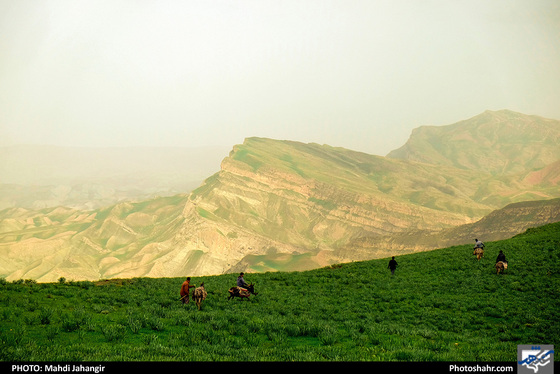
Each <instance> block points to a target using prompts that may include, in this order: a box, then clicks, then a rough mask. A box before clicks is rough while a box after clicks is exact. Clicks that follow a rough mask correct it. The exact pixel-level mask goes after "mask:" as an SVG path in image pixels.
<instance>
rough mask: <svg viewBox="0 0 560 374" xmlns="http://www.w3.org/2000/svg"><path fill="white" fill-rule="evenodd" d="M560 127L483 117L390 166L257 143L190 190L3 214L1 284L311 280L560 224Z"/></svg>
mask: <svg viewBox="0 0 560 374" xmlns="http://www.w3.org/2000/svg"><path fill="white" fill-rule="evenodd" d="M559 145H560V121H557V120H550V119H545V118H541V117H537V116H528V115H524V114H520V113H515V112H511V111H505V110H504V111H497V112H491V111H487V112H484V113H482V114H481V115H479V116H476V117H473V118H471V119H468V120H465V121H461V122H458V123H456V124H452V125H449V126H441V127H430V126H426V127H421V128H419V129H416V130H414V131H413V133H412V135H411V137H410V139H409V141H408V142H407V143H406V144H405V145H404V146H403V147H401V148H399V149H397V150H395V151H393V152H391V153H389V154H388V156H387V157H381V156H374V155H369V154H365V153H361V152H355V151H351V150H347V149H344V148H336V147H331V146H328V145H319V144H313V143H312V144H304V143H300V142H294V141H283V140H272V139H265V138H248V139H246V140H245V142H244V143H243V144H240V145H236V146H235V147H234V149H233V150H232V151H231V152H230V154H229V156H228V157H226V158H224V159H223V161H222V163H221V170H220V171H219V172H217V173H215V174H213V175H211V176H210V177H208V178H207V179H206V180H205V181H204V182H203V183H202V184H201V185H200V187H198V188H196V189H195V190H194V191H192V192H191V193H190V194H182V195H173V196H167V197H159V198H152V199H148V200H144V201H137V202H122V203H118V204H116V205H111V206H109V207H104V208H99V209H96V210H81V209H71V208H62V207H58V208H48V209H44V210H28V209H23V208H16V207H13V208H11V209H6V210H3V211H0V256H1V258H2V259H3V261H2V262H1V263H0V277H6V278H8V279H18V278H23V279H26V278H32V279H38V280H40V281H53V280H56V279H58V278H59V277H65V278H67V279H75V280H78V279H99V278H111V277H137V276H149V277H167V276H185V275H192V276H195V275H215V274H222V273H227V272H238V271H246V272H251V271H275V270H304V269H311V268H317V267H321V266H326V265H330V264H333V263H337V262H347V261H355V260H364V259H371V258H382V257H388V256H390V255H392V254H401V253H409V252H413V251H420V250H430V249H435V248H439V247H442V246H450V245H457V244H465V243H468V242H472V241H473V240H474V237H475V236H478V237H480V239H482V240H486V241H488V240H498V239H504V238H508V237H511V236H513V235H515V234H517V233H519V232H521V231H524V230H525V229H526V228H528V227H534V226H540V225H543V224H546V223H550V222H556V221H559V220H560V216H559V213H558V212H559V211H560V209H558V208H560V204H559V199H558V198H560V186H559V182H560V147H559Z"/></svg>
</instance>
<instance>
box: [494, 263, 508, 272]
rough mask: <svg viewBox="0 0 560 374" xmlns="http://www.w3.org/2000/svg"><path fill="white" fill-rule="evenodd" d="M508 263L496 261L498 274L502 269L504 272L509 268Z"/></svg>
mask: <svg viewBox="0 0 560 374" xmlns="http://www.w3.org/2000/svg"><path fill="white" fill-rule="evenodd" d="M507 265H508V264H507V262H503V261H498V262H496V274H500V271H501V272H502V274H503V273H504V271H505V270H506V269H507Z"/></svg>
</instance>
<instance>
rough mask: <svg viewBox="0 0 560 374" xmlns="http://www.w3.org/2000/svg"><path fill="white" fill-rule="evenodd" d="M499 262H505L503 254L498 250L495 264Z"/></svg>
mask: <svg viewBox="0 0 560 374" xmlns="http://www.w3.org/2000/svg"><path fill="white" fill-rule="evenodd" d="M500 261H502V262H507V261H506V255H505V254H504V252H503V251H501V250H500V253H499V254H498V257H497V258H496V263H498V262H500Z"/></svg>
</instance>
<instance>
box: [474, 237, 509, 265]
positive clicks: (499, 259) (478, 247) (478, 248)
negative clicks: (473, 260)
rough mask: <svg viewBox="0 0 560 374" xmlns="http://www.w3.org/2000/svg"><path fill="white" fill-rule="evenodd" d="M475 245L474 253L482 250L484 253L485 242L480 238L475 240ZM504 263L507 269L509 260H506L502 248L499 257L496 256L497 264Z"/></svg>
mask: <svg viewBox="0 0 560 374" xmlns="http://www.w3.org/2000/svg"><path fill="white" fill-rule="evenodd" d="M474 242H475V245H474V248H473V249H474V254H476V253H477V251H482V253H484V247H485V245H484V243H483V242H482V241H480V240H478V239H475V240H474ZM500 262H501V263H502V264H503V266H504V268H505V269H507V260H506V255H505V254H504V251H502V250H501V249H500V253H498V257H496V264H498V263H500Z"/></svg>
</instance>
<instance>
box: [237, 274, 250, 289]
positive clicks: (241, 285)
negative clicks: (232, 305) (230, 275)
mask: <svg viewBox="0 0 560 374" xmlns="http://www.w3.org/2000/svg"><path fill="white" fill-rule="evenodd" d="M244 275H245V273H240V274H239V276H238V277H237V287H239V288H243V289H247V287H249V285H248V284H247V282H245V279H243V276H244Z"/></svg>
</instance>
